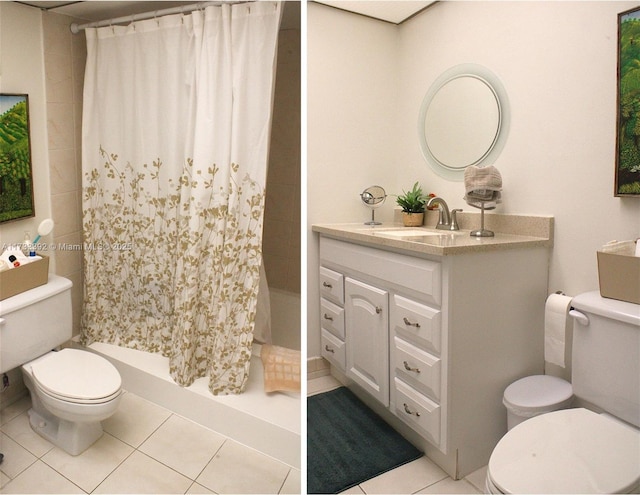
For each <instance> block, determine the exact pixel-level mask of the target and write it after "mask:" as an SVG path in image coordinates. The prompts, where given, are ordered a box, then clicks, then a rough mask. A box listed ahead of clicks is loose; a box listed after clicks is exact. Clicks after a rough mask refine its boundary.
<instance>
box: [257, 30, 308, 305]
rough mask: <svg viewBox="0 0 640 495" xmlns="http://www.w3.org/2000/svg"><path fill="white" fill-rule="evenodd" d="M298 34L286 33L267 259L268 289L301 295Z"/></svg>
mask: <svg viewBox="0 0 640 495" xmlns="http://www.w3.org/2000/svg"><path fill="white" fill-rule="evenodd" d="M300 115H301V113H300V30H299V29H283V30H281V31H280V36H279V39H278V67H277V74H276V88H275V94H274V105H273V121H272V129H271V148H270V151H269V171H268V175H267V193H266V195H267V198H266V203H267V204H266V207H265V220H264V233H263V255H264V266H265V271H266V272H267V279H268V282H269V287H270V288H275V289H282V290H286V291H290V292H295V293H297V294H299V293H300V155H301V153H300Z"/></svg>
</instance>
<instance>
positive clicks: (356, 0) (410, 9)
mask: <svg viewBox="0 0 640 495" xmlns="http://www.w3.org/2000/svg"><path fill="white" fill-rule="evenodd" d="M314 1H315V2H317V3H321V4H324V5H329V6H331V7H335V8H337V9H341V10H346V11H348V12H354V13H356V14H361V15H365V16H367V17H373V18H374V19H379V20H381V21H387V22H391V23H393V24H401V23H403V22H404V21H406V20H407V19H409V18H411V17H413V16H414V15H416V14H417V13H418V12H421V11H422V10H424V9H426V8H427V7H428V6H429V5H431V4H434V3H435V1H433V0H431V1H429V0H403V1H397V0H394V1H393V0H387V1H366V0H333V1H331V0H314Z"/></svg>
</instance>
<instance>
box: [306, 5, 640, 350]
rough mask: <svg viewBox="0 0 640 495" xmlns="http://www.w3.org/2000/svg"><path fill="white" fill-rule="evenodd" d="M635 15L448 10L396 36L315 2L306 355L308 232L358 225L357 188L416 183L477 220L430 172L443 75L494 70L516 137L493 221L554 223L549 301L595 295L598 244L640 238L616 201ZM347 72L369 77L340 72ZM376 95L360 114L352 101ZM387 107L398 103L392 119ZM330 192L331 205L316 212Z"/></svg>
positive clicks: (313, 261) (544, 8)
mask: <svg viewBox="0 0 640 495" xmlns="http://www.w3.org/2000/svg"><path fill="white" fill-rule="evenodd" d="M635 6H636V4H635V3H634V2H610V1H584V2H582V1H577V2H491V1H488V2H484V1H473V2H439V3H436V4H435V5H433V6H432V7H430V8H428V9H427V10H425V11H423V12H422V13H421V14H419V15H417V16H416V17H414V18H412V19H410V20H409V21H407V22H405V23H404V24H401V25H400V26H397V27H396V26H391V25H388V24H385V23H382V22H380V21H375V20H371V19H366V18H363V17H360V16H356V15H353V14H348V13H345V12H340V11H337V10H335V9H331V8H329V7H325V6H321V5H317V4H311V5H309V9H308V26H309V28H308V29H309V51H308V61H307V65H308V88H309V89H308V92H309V96H308V100H309V106H308V119H309V125H308V133H309V136H308V142H309V148H308V150H309V151H308V176H309V205H308V221H309V231H308V237H307V238H308V256H309V259H308V273H307V276H308V300H309V301H310V303H309V306H308V323H307V327H308V338H307V341H308V355H309V356H314V355H318V354H319V330H318V326H319V324H318V322H319V317H318V314H317V308H316V304H315V301H317V300H318V292H317V274H316V270H317V247H316V246H317V244H316V243H317V239H316V237H315V236H314V235H313V234H311V232H310V226H311V224H313V223H320V222H349V221H354V222H357V221H361V220H362V217H363V214H362V209H361V207H360V206H359V205H358V204H357V200H358V198H357V197H355V198H354V192H355V191H353V190H354V189H361V188H363V186H366V185H368V184H370V183H375V182H376V181H379V182H380V185H382V186H383V187H385V189H386V190H387V193H388V194H398V193H399V192H401V190H402V189H406V188H408V187H411V185H412V184H413V182H414V181H416V180H419V181H421V183H422V184H423V186H424V188H425V189H426V190H428V191H429V192H431V191H433V192H436V193H438V194H439V195H441V196H442V197H444V198H445V199H446V200H447V202H448V203H449V206H450V207H451V208H464V209H465V210H467V211H469V210H470V207H469V206H468V205H466V204H465V203H464V201H463V200H462V196H463V194H464V190H463V185H462V183H460V182H449V181H446V180H444V179H441V178H440V177H438V176H437V175H436V174H435V173H433V172H432V171H431V169H430V168H429V166H428V165H427V164H426V162H425V161H424V159H423V158H422V155H421V152H420V148H419V144H418V140H417V115H418V111H419V108H420V104H421V102H422V98H423V97H424V94H425V93H426V91H427V89H428V88H429V86H430V84H431V83H432V82H433V80H434V79H435V78H436V77H437V76H438V75H439V74H440V73H442V72H443V71H444V70H446V69H448V68H449V67H451V66H453V65H456V64H459V63H464V62H473V63H479V64H482V65H485V66H486V67H488V68H490V69H491V70H492V71H493V72H495V73H496V74H497V75H498V76H499V77H500V79H501V81H502V82H503V84H504V86H505V88H506V90H507V93H508V95H509V100H510V105H511V129H510V133H509V137H508V141H507V143H506V146H505V148H504V150H503V152H502V154H501V156H500V157H499V158H498V160H497V161H496V163H495V165H496V167H498V169H499V170H500V171H501V173H502V176H503V182H504V192H503V200H504V201H503V204H502V205H501V206H500V207H499V208H500V209H499V210H496V211H497V212H499V213H510V214H517V213H520V214H525V213H526V214H545V215H553V216H554V217H555V219H556V232H555V246H554V248H553V251H552V254H551V265H550V273H549V278H550V280H549V291H550V292H551V291H555V290H564V291H565V292H566V293H567V294H570V295H575V294H577V293H580V292H583V291H588V290H594V289H597V288H598V278H597V265H596V255H595V252H596V250H597V249H598V247H599V246H601V245H602V244H604V243H605V242H607V241H609V240H611V239H631V238H635V237H637V236H638V235H640V220H639V219H640V200H639V199H635V198H615V197H613V180H614V163H615V126H616V110H615V106H616V97H615V95H616V67H617V46H616V42H617V14H618V13H619V12H622V11H625V10H627V9H629V8H632V7H635ZM374 32H376V33H385V34H384V35H382V34H381V35H379V36H374V35H372V34H371V33H374ZM396 37H397V38H396ZM390 46H393V47H394V50H393V53H391V54H389V50H390ZM344 61H350V63H351V64H353V65H354V66H360V64H368V65H369V66H370V67H372V70H370V71H365V70H362V71H360V72H358V71H357V70H342V68H341V67H340V65H339V64H340V63H342V62H344ZM336 69H340V71H337V70H336ZM380 73H382V74H383V76H382V77H384V78H386V79H392V81H391V84H392V86H393V87H392V88H389V87H386V88H384V89H383V90H382V91H379V83H378V81H377V79H376V76H378V77H380V76H379V74H380ZM338 74H339V77H337V75H338ZM361 93H362V94H361ZM367 98H370V100H369V101H368V102H367V103H366V104H365V105H364V108H361V107H359V106H358V105H357V104H356V103H357V102H356V101H354V99H355V100H357V101H363V100H365V99H367ZM377 99H384V100H385V101H387V102H393V105H391V108H384V104H382V103H380V102H377V101H376V100H377ZM369 110H370V111H369ZM391 122H396V123H397V127H395V128H393V126H391V125H390V127H389V129H388V133H387V134H386V135H384V136H383V135H380V134H379V133H376V130H377V129H378V127H379V126H381V125H385V123H391ZM338 129H340V130H341V131H344V132H337V130H338ZM345 134H346V135H347V136H346V139H345ZM372 154H374V155H375V154H379V155H380V156H384V157H387V160H386V161H385V160H374V159H372V158H371V155H372ZM345 157H349V159H348V160H345V159H344V158H345ZM323 177H324V180H322V178H323ZM312 178H313V180H312ZM316 181H317V182H316ZM326 191H331V196H330V197H331V200H330V201H329V202H327V201H324V202H322V201H319V200H318V199H319V198H320V197H321V195H322V194H323V193H324V192H326ZM394 203H395V202H394V200H393V198H387V203H386V204H385V205H384V206H383V207H382V209H381V210H379V211H378V213H377V215H380V217H381V218H384V219H390V218H391V213H390V212H391V211H392V210H393V208H394V206H395V204H394Z"/></svg>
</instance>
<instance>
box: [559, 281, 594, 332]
mask: <svg viewBox="0 0 640 495" xmlns="http://www.w3.org/2000/svg"><path fill="white" fill-rule="evenodd" d="M555 293H556V294H560V295H562V296H564V295H565V293H564V291H561V290H557V291H556V292H555ZM569 316H571V317H572V318H573V319H574V320H576V321H577V322H578V323H580V324H581V325H583V326H585V327H586V326H587V325H588V324H589V317H588V316H587V315H585V314H584V313H581V312H580V311H577V310H576V309H575V308H574V307H573V306H569Z"/></svg>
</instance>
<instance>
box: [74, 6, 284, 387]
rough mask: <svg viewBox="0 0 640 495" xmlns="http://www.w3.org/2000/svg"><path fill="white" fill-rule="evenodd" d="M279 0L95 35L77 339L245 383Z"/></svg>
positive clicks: (220, 381)
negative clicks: (152, 355) (146, 354)
mask: <svg viewBox="0 0 640 495" xmlns="http://www.w3.org/2000/svg"><path fill="white" fill-rule="evenodd" d="M280 10H281V5H280V3H279V2H255V3H249V4H238V5H228V4H225V5H221V6H209V7H206V8H205V9H203V10H199V11H194V12H192V13H191V14H189V15H172V16H165V17H161V18H157V19H149V20H145V21H139V22H135V23H132V24H130V25H128V26H109V27H104V28H97V29H87V30H86V36H87V65H86V72H85V86H84V109H83V125H82V163H83V228H84V235H85V240H84V241H85V249H84V263H85V265H84V270H85V272H84V273H85V283H84V288H85V294H84V303H83V316H82V327H83V330H82V340H83V343H84V344H85V345H88V344H90V343H92V342H95V341H100V342H108V343H113V344H117V345H120V346H125V347H130V348H134V349H139V350H144V351H150V352H159V353H162V354H164V355H165V356H168V357H169V358H170V373H171V376H172V377H173V378H174V380H175V381H176V382H177V383H178V384H180V385H182V386H188V385H190V384H191V383H192V382H193V381H194V380H195V379H196V378H199V377H202V376H208V377H209V388H210V390H211V392H212V393H213V394H228V393H240V392H242V391H243V390H244V387H245V384H246V381H247V378H248V371H249V359H250V357H251V343H252V334H253V328H254V324H255V314H256V295H257V292H258V284H259V272H260V266H261V262H262V255H261V244H262V222H263V211H264V194H265V192H264V190H265V183H266V167H267V154H268V143H269V136H270V124H271V103H272V93H273V91H272V89H273V84H274V74H275V57H276V45H277V35H278V28H279V23H280Z"/></svg>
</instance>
